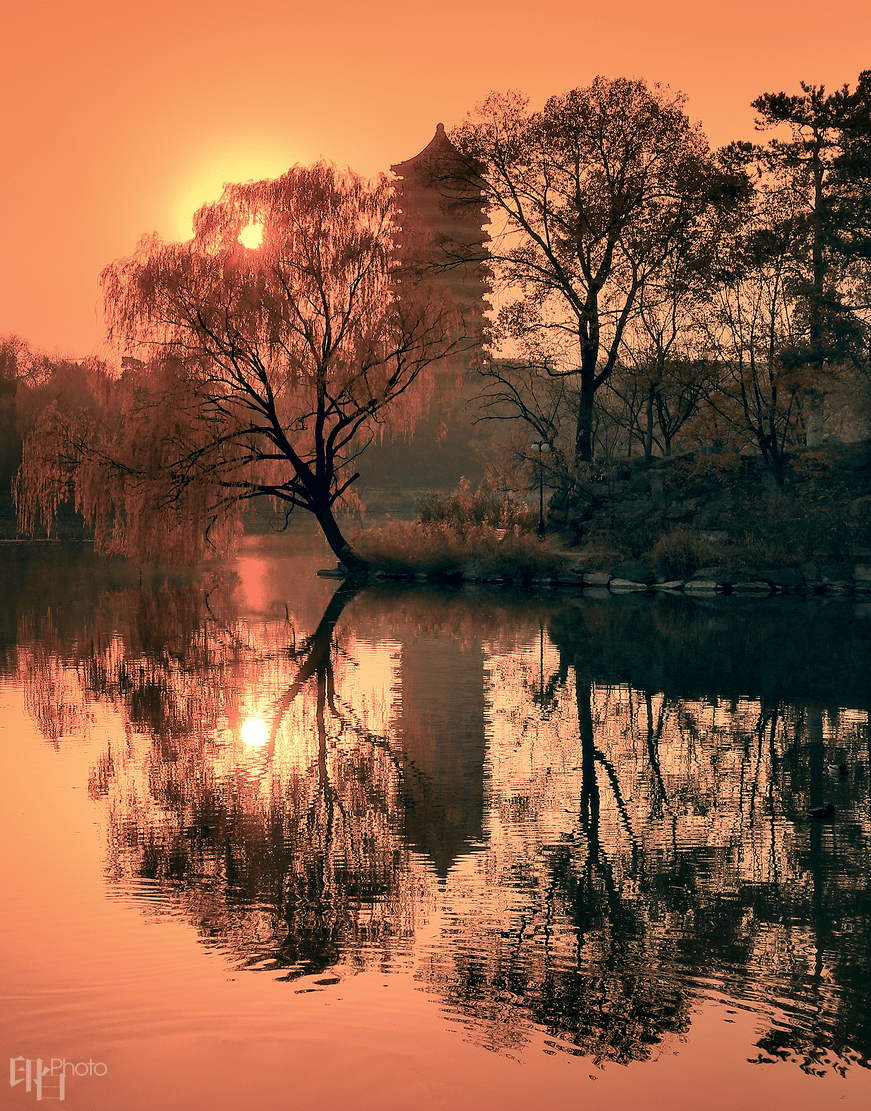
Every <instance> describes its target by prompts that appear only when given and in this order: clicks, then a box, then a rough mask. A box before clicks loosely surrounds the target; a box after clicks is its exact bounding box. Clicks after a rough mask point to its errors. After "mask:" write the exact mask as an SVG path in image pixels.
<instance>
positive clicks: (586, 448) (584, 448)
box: [575, 373, 596, 463]
mask: <svg viewBox="0 0 871 1111" xmlns="http://www.w3.org/2000/svg"><path fill="white" fill-rule="evenodd" d="M595 389H596V388H595V385H594V384H593V379H592V376H588V375H586V374H583V373H582V374H581V393H580V396H579V398H578V422H577V426H576V429H575V463H592V461H593V398H594V397H595Z"/></svg>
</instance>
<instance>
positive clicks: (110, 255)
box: [0, 0, 871, 356]
mask: <svg viewBox="0 0 871 1111" xmlns="http://www.w3.org/2000/svg"><path fill="white" fill-rule="evenodd" d="M243 13H244V14H243ZM820 13H822V14H820ZM821 18H822V19H823V20H824V21H825V22H820V19H821ZM0 20H2V23H0V41H2V42H3V45H4V50H3V65H2V67H0V82H2V93H0V98H2V99H0V103H2V109H0V129H2V150H3V152H4V156H5V158H4V165H3V172H2V174H0V194H2V209H3V211H4V212H5V214H6V220H5V229H4V231H5V234H4V237H3V251H2V256H0V333H3V332H16V333H18V334H19V335H21V336H23V337H24V338H26V339H28V340H29V341H30V342H31V343H32V344H34V345H36V346H39V347H43V348H46V349H47V350H49V351H50V352H56V353H59V354H67V355H73V356H83V355H86V354H89V353H91V352H97V353H99V351H100V345H101V338H102V327H101V323H100V310H99V293H98V287H97V277H98V274H99V272H100V270H101V269H102V267H103V266H105V265H106V264H107V263H109V262H111V261H112V259H114V258H117V257H119V256H121V255H126V254H129V253H130V252H131V251H132V250H133V248H134V247H135V245H136V242H137V240H138V239H139V237H140V235H142V234H143V233H145V232H151V231H155V230H156V231H158V232H159V233H160V234H161V235H163V236H164V237H166V238H170V239H180V238H186V237H187V235H188V234H189V231H190V215H191V214H192V212H193V211H194V209H196V208H197V207H198V205H199V204H200V203H202V201H203V200H206V199H208V197H209V196H211V195H213V194H214V193H215V192H216V191H218V190H219V188H220V184H221V182H223V181H225V180H246V179H248V178H251V177H255V178H259V177H267V176H276V175H277V174H279V173H281V172H282V171H283V170H284V169H286V168H287V167H288V166H289V165H291V164H293V163H294V162H303V163H306V162H310V161H313V160H314V159H316V158H318V157H321V156H323V157H326V158H328V159H330V160H332V161H334V162H336V163H338V164H339V165H350V166H351V167H353V168H354V169H356V170H359V171H361V172H364V173H375V172H377V171H378V170H381V169H383V170H386V169H388V167H389V166H390V164H391V163H392V162H397V161H401V160H403V159H405V158H408V157H410V156H412V155H414V154H416V153H417V152H418V151H419V150H420V149H421V148H422V147H423V146H425V145H426V143H427V142H428V141H429V139H430V138H431V137H432V134H433V132H434V130H435V125H436V124H437V123H438V122H439V121H443V122H444V123H445V125H446V126H447V127H450V126H452V125H453V124H455V123H458V122H459V121H460V120H461V119H462V117H463V115H464V114H465V112H466V111H467V110H469V109H470V108H471V107H473V106H474V104H475V102H476V101H478V100H481V99H482V98H483V97H484V96H485V95H486V94H487V93H488V92H489V91H490V90H491V89H499V90H504V89H507V88H516V89H520V90H522V91H524V92H526V93H528V94H529V95H530V97H531V98H532V100H533V103H534V104H536V105H537V104H540V103H541V102H543V100H544V99H545V98H546V97H547V96H549V95H550V94H552V93H559V92H564V91H565V90H566V89H569V88H572V87H575V86H578V85H585V84H588V83H589V82H590V81H591V80H592V78H593V77H595V76H596V75H597V74H602V75H604V76H606V77H619V76H627V77H644V78H646V79H647V80H648V81H651V82H653V81H660V82H663V83H668V84H670V85H671V86H672V87H673V88H676V89H682V90H683V91H684V92H685V93H686V94H688V96H689V98H690V100H689V111H690V115H691V116H692V117H693V118H694V119H700V120H701V121H702V123H703V125H704V127H705V129H706V131H707V133H708V135H709V138H710V139H711V142H712V144H714V145H719V144H721V143H724V142H727V141H728V140H729V139H733V138H752V137H753V135H754V133H753V113H752V110H751V109H750V107H749V102H750V101H751V100H752V99H753V98H754V97H756V96H758V95H759V94H760V93H762V92H767V91H776V90H781V89H783V90H784V91H788V92H797V91H798V83H799V81H800V80H802V79H803V80H805V81H809V82H813V83H823V84H826V85H827V86H829V87H835V86H837V85H840V84H843V83H844V82H849V83H851V84H852V83H854V82H855V80H856V77H857V75H858V73H859V72H860V71H861V70H862V69H868V68H871V48H869V47H871V4H869V3H868V0H830V2H829V3H827V4H823V5H820V4H818V3H814V4H812V3H810V0H734V2H731V3H729V2H727V0H723V2H720V3H717V4H713V3H704V2H696V3H693V2H687V0H622V2H618V3H613V4H603V3H601V0H600V2H598V3H596V4H590V3H588V2H586V0H527V2H525V3H519V2H517V0H440V2H439V3H438V4H432V5H421V6H417V5H411V4H408V3H400V2H399V0H368V2H366V0H332V2H331V3H329V4H324V5H315V4H314V3H312V2H311V0H260V2H257V0H254V3H252V4H251V5H243V4H240V3H238V2H233V3H230V2H228V0H171V2H170V0H147V2H144V3H141V4H137V5H131V4H125V3H121V2H120V0H0Z"/></svg>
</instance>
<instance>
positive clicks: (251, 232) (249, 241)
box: [239, 221, 263, 251]
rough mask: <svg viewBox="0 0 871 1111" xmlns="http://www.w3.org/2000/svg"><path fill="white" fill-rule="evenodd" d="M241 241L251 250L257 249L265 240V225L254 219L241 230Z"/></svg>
mask: <svg viewBox="0 0 871 1111" xmlns="http://www.w3.org/2000/svg"><path fill="white" fill-rule="evenodd" d="M239 242H240V243H241V244H242V245H243V246H245V247H247V248H248V250H249V251H256V250H257V248H258V247H259V246H260V244H261V243H262V242H263V225H262V224H258V223H255V222H253V221H252V223H250V224H248V226H247V227H244V228H242V230H241V231H240V232H239Z"/></svg>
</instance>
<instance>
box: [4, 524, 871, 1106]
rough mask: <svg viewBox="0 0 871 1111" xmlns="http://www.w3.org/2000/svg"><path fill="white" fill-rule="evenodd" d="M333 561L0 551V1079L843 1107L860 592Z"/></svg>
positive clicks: (85, 1093)
mask: <svg viewBox="0 0 871 1111" xmlns="http://www.w3.org/2000/svg"><path fill="white" fill-rule="evenodd" d="M334 562H335V561H334V559H333V558H332V557H331V556H330V555H329V554H328V553H327V552H326V550H325V549H324V548H323V546H322V545H321V544H320V542H319V540H318V539H317V538H315V537H309V536H302V535H299V536H293V537H286V538H272V537H248V538H246V540H245V541H244V544H243V546H242V549H241V551H240V553H239V556H238V558H237V559H236V560H234V561H232V562H229V563H227V564H215V565H208V566H205V567H203V568H201V569H199V570H197V571H196V572H191V573H182V572H179V573H172V572H170V573H167V572H159V571H156V570H154V569H146V570H143V571H141V570H140V569H139V568H138V567H136V566H133V565H132V564H128V563H125V562H123V561H119V560H103V559H99V558H97V557H95V556H94V555H93V554H92V553H91V551H90V550H89V549H88V547H87V546H85V545H82V544H74V543H70V542H66V543H58V544H54V543H43V544H37V543H32V544H30V543H28V544H21V543H5V544H2V545H0V584H2V585H0V600H2V611H0V741H2V745H3V749H4V753H5V769H4V770H5V774H4V775H3V777H2V778H0V784H2V788H0V789H2V794H3V800H2V823H3V828H2V834H3V835H2V869H3V876H2V890H3V893H4V907H5V913H4V915H3V922H2V932H3V933H2V960H3V966H4V973H3V975H4V985H3V990H4V1000H5V1005H4V1010H3V1019H2V1024H3V1043H4V1045H5V1046H6V1047H7V1049H8V1053H7V1056H8V1057H9V1058H10V1074H9V1081H8V1082H7V1081H6V1080H4V1082H3V1090H4V1092H5V1095H4V1097H3V1100H2V1104H0V1105H2V1107H4V1108H7V1107H8V1108H10V1109H18V1108H22V1109H23V1108H28V1107H32V1106H34V1105H35V1103H37V1102H40V1099H42V1100H57V1101H60V1099H61V1097H62V1098H63V1102H64V1104H65V1105H66V1106H68V1107H70V1108H71V1109H76V1108H79V1109H81V1111H145V1109H149V1111H151V1109H154V1108H162V1109H169V1111H175V1109H179V1111H182V1109H195V1111H200V1109H203V1111H224V1109H229V1108H235V1107H237V1106H239V1105H244V1106H249V1105H250V1106H252V1107H281V1108H297V1107H299V1108H303V1107H312V1106H317V1107H324V1108H328V1109H330V1111H331V1109H332V1108H337V1109H338V1108H346V1107H354V1108H357V1109H364V1111H365V1109H369V1108H372V1109H375V1108H378V1109H380V1111H383V1109H393V1108H396V1109H399V1108H403V1109H407V1108H408V1107H411V1106H413V1107H415V1108H418V1109H421V1111H428V1109H430V1108H441V1107H445V1108H452V1109H454V1108H456V1109H460V1111H462V1109H466V1108H469V1109H472V1108H474V1109H476V1111H489V1109H491V1108H492V1109H494V1111H495V1109H497V1108H498V1109H499V1111H514V1109H517V1111H520V1109H523V1111H526V1109H528V1108H531V1107H537V1106H547V1107H554V1108H558V1107H559V1108H562V1107H573V1108H574V1107H585V1108H589V1109H592V1111H599V1109H602V1111H604V1109H611V1108H614V1109H622V1108H626V1107H628V1106H631V1105H634V1104H636V1103H643V1104H644V1106H646V1107H652V1108H658V1107H665V1106H668V1107H669V1108H672V1109H678V1111H683V1109H690V1108H693V1109H694V1108H696V1107H698V1106H702V1105H704V1106H705V1107H706V1108H710V1109H711V1111H720V1109H723V1111H725V1109H727V1108H728V1109H730V1111H732V1109H734V1108H735V1107H736V1106H741V1105H742V1104H746V1105H748V1106H754V1107H760V1108H765V1109H766V1111H780V1109H781V1108H782V1109H786V1108H790V1109H804V1108H811V1107H814V1108H815V1107H817V1106H819V1105H821V1104H831V1105H832V1106H834V1107H838V1108H844V1109H860V1108H861V1109H863V1111H867V1108H868V1107H869V1105H871V1072H869V1064H871V1061H869V1058H871V890H869V888H871V803H869V755H871V733H869V707H871V679H869V676H871V635H869V634H871V604H868V603H862V602H857V601H856V600H854V599H823V598H814V597H810V598H805V599H802V598H799V597H795V596H783V597H777V598H771V599H768V600H765V601H751V600H744V599H739V598H731V597H719V598H711V599H691V598H686V597H671V596H666V597H652V596H647V595H641V596H639V595H637V594H631V595H622V596H610V595H608V594H607V592H604V591H596V590H590V591H586V592H583V593H582V592H580V591H577V590H567V589H563V590H560V589H544V588H542V589H540V590H539V591H538V592H527V593H521V592H516V593H515V592H511V591H500V590H497V589H495V588H489V587H484V586H471V585H467V586H465V587H444V588H436V587H435V586H430V585H425V584H389V583H380V584H373V585H371V586H367V587H365V588H363V589H354V588H352V587H350V586H348V585H346V584H343V583H342V582H341V581H338V580H335V579H327V578H322V577H321V578H319V577H318V576H317V574H316V572H317V570H318V569H319V568H323V567H329V566H332V565H333V564H334ZM840 764H845V765H846V767H847V771H846V774H844V773H842V772H841V771H840V770H838V765H840ZM824 807H830V808H831V807H833V808H834V809H833V811H830V812H829V813H828V814H827V815H825V816H823V817H815V816H812V815H811V814H809V813H808V811H809V808H824ZM4 1067H5V1066H4ZM7 1084H8V1087H7Z"/></svg>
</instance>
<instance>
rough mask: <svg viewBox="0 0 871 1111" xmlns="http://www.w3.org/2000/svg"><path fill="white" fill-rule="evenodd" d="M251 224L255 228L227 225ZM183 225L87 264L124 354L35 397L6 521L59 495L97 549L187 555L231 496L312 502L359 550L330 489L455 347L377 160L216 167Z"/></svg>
mask: <svg viewBox="0 0 871 1111" xmlns="http://www.w3.org/2000/svg"><path fill="white" fill-rule="evenodd" d="M251 225H256V226H259V228H261V229H262V241H261V243H260V244H259V246H257V247H255V248H248V247H246V246H244V245H243V244H242V242H240V238H239V237H240V233H241V232H242V231H243V229H245V228H247V227H249V226H251ZM194 228H195V231H194V237H193V239H192V240H191V241H190V242H188V243H182V244H177V243H164V242H162V241H161V240H160V239H159V238H157V237H156V236H154V237H145V238H143V240H142V241H141V243H140V245H139V248H138V250H137V251H136V253H135V254H134V255H133V256H132V257H131V258H127V259H122V260H119V261H117V262H115V263H113V264H112V265H111V266H109V267H107V269H106V270H105V271H104V272H103V274H102V286H103V291H104V296H105V304H106V312H107V319H108V323H109V328H110V338H111V339H112V340H113V341H115V342H116V343H117V344H118V345H119V347H120V349H121V350H122V351H123V352H124V353H125V355H126V358H125V360H124V365H125V368H126V369H125V370H124V372H123V373H122V375H121V376H120V378H118V379H117V380H116V381H115V382H114V383H113V384H112V385H111V388H110V391H109V394H110V396H108V397H106V398H103V399H101V400H100V402H99V403H97V402H95V404H94V405H93V406H91V407H90V408H89V409H88V410H87V412H85V411H82V410H79V411H76V412H70V411H66V412H64V411H62V410H61V409H59V408H58V407H56V406H55V407H53V408H52V409H50V410H48V411H47V412H46V413H44V414H43V416H42V418H41V420H40V422H39V426H38V427H37V428H36V429H35V431H34V433H33V435H31V437H30V438H29V439H28V441H27V443H26V445H25V449H24V461H23V464H22V468H21V471H20V472H19V476H18V480H17V487H16V496H17V501H18V508H19V517H20V520H21V523H22V525H23V527H24V528H25V529H27V530H32V529H33V527H34V526H35V525H36V524H37V523H38V522H39V521H40V520H42V521H44V522H45V523H46V525H50V523H51V521H52V519H53V517H54V515H55V513H56V512H57V509H58V507H59V505H60V504H61V502H63V501H65V500H67V499H69V498H74V500H75V503H76V505H77V507H78V508H79V509H80V510H81V511H82V513H83V514H84V516H85V518H86V520H87V521H88V522H90V523H91V524H92V525H93V527H94V529H95V536H96V541H97V544H98V546H99V548H100V549H101V550H103V551H107V552H117V553H123V554H126V555H129V556H133V557H136V558H140V559H169V560H172V561H175V562H191V561H193V560H196V559H197V558H199V557H200V556H201V555H202V554H203V553H204V552H205V551H206V549H207V547H208V546H211V547H213V548H214V547H216V548H218V549H219V550H220V549H221V548H222V547H225V546H226V545H227V544H228V543H229V542H230V541H231V540H232V537H233V535H234V534H235V533H236V532H237V531H238V528H239V523H240V513H241V509H242V507H243V506H244V505H245V503H247V502H248V501H250V500H251V499H253V498H258V497H269V498H272V499H273V501H274V502H275V503H276V504H277V505H278V506H283V507H285V510H286V511H287V512H289V511H290V510H292V509H293V508H294V507H298V508H300V509H303V510H307V511H308V512H310V513H312V514H314V516H315V517H316V519H317V521H318V524H319V525H320V527H321V529H322V531H323V533H324V536H325V537H326V539H327V541H328V543H329V544H330V547H331V548H332V550H333V551H334V552H335V554H336V556H337V557H338V558H339V559H340V560H341V562H342V563H344V564H345V565H346V566H348V567H349V568H351V569H358V570H359V569H363V567H364V562H363V560H362V559H361V558H360V557H359V556H358V555H357V553H355V552H354V551H353V549H352V548H351V546H350V545H349V544H348V542H347V541H346V539H345V537H344V536H343V535H342V532H341V529H340V526H339V523H338V521H337V519H336V516H335V507H336V503H337V501H338V500H339V499H340V498H342V497H343V496H344V495H347V493H348V491H349V490H350V488H351V486H352V483H353V482H354V480H355V479H356V478H357V477H358V475H357V473H356V470H355V467H354V463H355V460H356V459H357V457H358V456H359V454H360V452H361V451H362V450H363V448H364V447H365V446H366V444H367V443H368V442H370V441H371V439H372V438H373V437H374V436H376V435H379V434H381V433H382V432H383V429H384V426H385V425H387V426H393V427H394V428H400V429H402V430H406V431H407V430H410V428H411V427H412V425H413V423H414V420H415V418H416V416H417V414H418V413H419V412H420V410H421V407H422V406H423V405H424V404H425V401H426V394H427V387H428V381H427V380H428V377H429V376H428V375H425V374H423V373H422V372H423V371H424V370H425V369H426V368H427V367H428V366H429V365H430V364H432V363H433V362H435V361H436V360H438V359H439V358H441V357H443V356H445V355H446V354H449V353H451V352H452V351H454V350H456V349H458V348H459V347H462V345H463V339H462V335H461V332H460V330H459V328H458V327H457V323H456V320H457V317H456V313H455V310H454V308H453V307H452V306H451V305H450V304H449V303H448V301H447V299H446V298H445V297H444V296H434V295H433V292H432V287H431V286H428V285H427V284H426V282H425V281H424V279H423V276H422V269H423V268H422V267H417V266H415V263H414V255H413V252H410V251H409V249H408V242H409V232H408V230H405V232H404V235H403V241H404V250H403V254H402V263H401V264H400V263H399V262H398V261H397V252H396V251H395V250H394V249H393V243H394V237H395V233H396V208H395V202H394V199H393V195H392V191H391V186H390V183H389V182H388V181H387V179H386V178H383V177H382V178H379V179H377V180H376V181H374V182H367V181H365V180H364V179H362V178H360V177H358V176H356V175H354V174H352V173H350V172H346V173H339V172H338V171H337V170H335V169H334V168H332V167H330V166H328V165H325V164H318V165H315V166H313V167H310V168H299V167H297V168H294V169H291V170H290V171H288V172H287V173H286V174H284V175H283V176H282V177H280V178H278V179H276V180H271V181H261V182H255V183H248V184H244V185H228V186H226V188H225V190H224V193H223V195H222V197H221V199H220V200H219V201H217V202H215V203H212V204H207V205H205V206H204V207H203V208H201V209H200V211H199V212H198V213H197V215H196V217H195V222H194Z"/></svg>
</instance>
